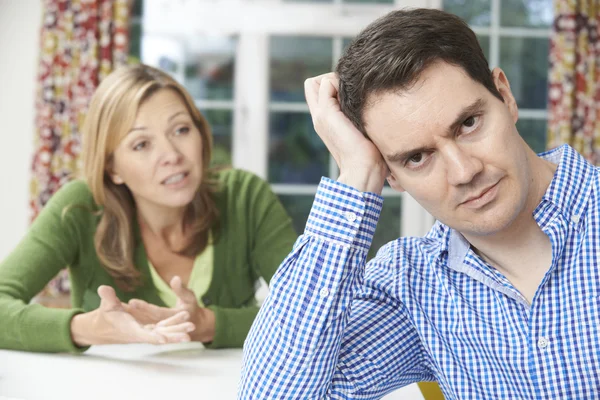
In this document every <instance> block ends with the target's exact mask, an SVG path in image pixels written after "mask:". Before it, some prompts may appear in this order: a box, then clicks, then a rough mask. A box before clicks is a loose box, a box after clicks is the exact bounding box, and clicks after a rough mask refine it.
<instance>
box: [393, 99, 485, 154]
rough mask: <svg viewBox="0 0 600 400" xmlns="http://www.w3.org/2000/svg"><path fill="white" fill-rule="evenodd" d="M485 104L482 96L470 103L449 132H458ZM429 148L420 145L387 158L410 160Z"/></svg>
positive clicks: (455, 120) (448, 129)
mask: <svg viewBox="0 0 600 400" xmlns="http://www.w3.org/2000/svg"><path fill="white" fill-rule="evenodd" d="M485 106H486V101H485V100H484V99H482V98H479V99H477V100H475V101H474V102H473V103H472V104H469V105H468V106H466V107H465V108H463V109H462V110H461V111H460V113H459V114H458V116H457V117H456V118H455V119H454V121H453V122H452V123H451V124H450V126H449V127H448V128H447V132H448V134H449V135H453V134H454V132H456V130H457V129H458V128H459V127H460V126H461V125H462V124H463V123H464V122H465V120H466V119H467V118H469V117H471V116H472V115H473V114H477V113H479V112H481V110H482V109H483V108H485ZM427 150H429V147H427V146H420V147H416V148H414V149H410V150H406V151H401V152H398V153H394V154H392V155H389V156H386V157H385V158H386V159H387V160H388V161H389V162H391V163H394V162H398V161H401V162H402V161H405V160H408V159H409V158H411V157H412V156H413V155H415V154H419V153H422V152H424V151H427Z"/></svg>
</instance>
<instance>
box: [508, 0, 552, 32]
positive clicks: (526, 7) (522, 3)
mask: <svg viewBox="0 0 600 400" xmlns="http://www.w3.org/2000/svg"><path fill="white" fill-rule="evenodd" d="M552 7H553V6H552V0H502V3H501V5H500V25H502V26H517V27H540V28H549V27H550V26H551V25H552V15H553V14H554V12H553V9H552Z"/></svg>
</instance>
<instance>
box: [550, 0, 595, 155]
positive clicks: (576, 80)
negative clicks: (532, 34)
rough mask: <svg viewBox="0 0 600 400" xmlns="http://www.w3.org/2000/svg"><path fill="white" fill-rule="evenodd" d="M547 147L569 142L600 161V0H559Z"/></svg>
mask: <svg viewBox="0 0 600 400" xmlns="http://www.w3.org/2000/svg"><path fill="white" fill-rule="evenodd" d="M554 13H555V14H554V15H555V17H554V25H553V35H552V38H551V41H550V75H549V93H548V95H549V114H550V115H549V121H548V148H553V147H557V146H559V145H561V144H564V143H568V144H569V145H571V146H573V147H574V148H575V149H576V150H577V151H578V152H579V153H581V154H582V155H583V156H584V157H585V158H586V159H588V160H589V161H590V162H592V163H594V164H596V165H598V164H599V163H600V82H598V79H599V78H600V42H599V41H598V33H599V32H598V29H599V25H598V23H599V22H600V2H599V1H598V0H555V1H554Z"/></svg>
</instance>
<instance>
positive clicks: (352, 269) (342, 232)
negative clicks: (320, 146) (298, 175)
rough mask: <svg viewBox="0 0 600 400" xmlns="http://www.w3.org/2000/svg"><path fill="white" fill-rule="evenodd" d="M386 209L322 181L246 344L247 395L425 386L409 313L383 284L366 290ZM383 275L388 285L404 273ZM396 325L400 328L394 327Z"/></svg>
mask: <svg viewBox="0 0 600 400" xmlns="http://www.w3.org/2000/svg"><path fill="white" fill-rule="evenodd" d="M382 205H383V199H382V198H381V197H380V196H378V195H375V194H373V193H362V192H359V191H357V190H355V189H353V188H351V187H349V186H346V185H344V184H341V183H339V182H335V181H332V180H330V179H327V178H323V179H322V180H321V184H320V185H319V189H318V191H317V194H316V197H315V201H314V203H313V207H312V210H311V213H310V216H309V219H308V222H307V224H306V229H305V233H304V235H302V236H301V237H300V238H299V239H298V241H297V242H296V244H295V245H294V249H293V250H292V252H291V253H290V254H289V255H288V257H287V258H286V259H285V260H284V262H283V263H282V265H281V266H280V268H279V269H278V271H277V273H276V274H275V276H274V278H273V281H272V285H271V292H270V294H269V296H268V298H267V300H266V301H265V304H264V305H263V307H262V308H261V310H260V311H259V314H258V316H257V319H256V321H255V322H254V324H253V326H252V328H251V330H250V333H249V336H248V338H247V340H246V343H245V346H244V363H243V369H242V377H241V381H240V390H239V394H238V396H239V398H241V399H265V398H268V399H313V398H314V399H320V398H347V397H348V395H349V394H351V393H352V394H362V395H363V397H361V398H365V399H369V398H378V397H381V393H385V392H387V391H391V390H393V389H394V388H396V387H399V386H402V385H404V384H407V383H410V382H412V381H414V379H418V378H417V375H418V374H419V373H418V372H417V373H416V374H415V375H414V376H411V375H410V374H409V373H408V372H409V371H412V370H418V369H417V368H415V367H414V366H411V364H410V360H411V359H413V361H414V358H415V357H421V356H422V352H421V350H420V347H419V345H418V336H417V334H416V333H415V330H414V329H412V328H411V325H410V324H409V323H407V321H408V319H407V318H406V315H405V314H406V311H405V310H404V308H403V307H402V306H401V305H400V304H398V302H397V301H394V300H393V299H392V297H391V296H389V294H388V293H387V292H385V291H382V290H380V289H379V288H378V284H377V283H375V284H374V285H373V288H369V287H367V286H365V285H364V271H365V262H366V256H367V252H368V250H369V247H370V246H371V241H372V238H373V234H374V232H375V227H376V225H377V220H378V218H379V215H380V212H381V207H382ZM377 263H379V264H381V265H382V266H389V257H388V256H387V255H386V251H380V252H379V254H378V257H377V260H376V261H375V262H374V264H373V265H374V266H377ZM369 265H370V266H371V264H369ZM370 266H369V268H370ZM381 270H382V271H387V277H388V278H389V277H390V276H393V274H394V272H393V269H391V268H383V269H381ZM390 274H391V275H390ZM374 277H375V279H374V281H373V282H377V277H376V275H374ZM394 323H396V324H398V325H399V326H397V327H396V328H394V329H389V327H390V325H392V324H394ZM373 332H377V334H376V335H375V336H372V333H373ZM392 334H394V335H395V334H400V335H404V336H403V337H402V336H399V337H396V338H395V341H396V344H399V343H398V342H399V341H401V342H402V343H401V344H402V345H401V346H390V344H389V343H385V340H388V339H389V337H388V335H392ZM370 335H371V336H370ZM382 344H383V345H384V346H385V347H383V346H382ZM413 345H414V346H413ZM370 352H373V353H371V354H369V353H370ZM399 352H400V353H399ZM404 352H405V353H404ZM395 356H399V359H398V360H394V359H393V357H395ZM419 365H421V363H420V364H419ZM396 372H401V373H402V375H403V376H402V377H398V376H394V375H393V374H394V373H396Z"/></svg>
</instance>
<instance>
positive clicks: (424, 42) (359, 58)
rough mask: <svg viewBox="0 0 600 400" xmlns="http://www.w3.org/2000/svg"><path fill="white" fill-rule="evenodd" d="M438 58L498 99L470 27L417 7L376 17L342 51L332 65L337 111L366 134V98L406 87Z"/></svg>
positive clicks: (445, 14)
mask: <svg viewBox="0 0 600 400" xmlns="http://www.w3.org/2000/svg"><path fill="white" fill-rule="evenodd" d="M438 61H444V62H446V63H448V64H452V65H455V66H458V67H461V68H462V69H463V70H464V71H465V72H466V73H467V74H468V75H469V76H470V77H471V78H472V79H473V80H475V81H476V82H479V83H481V84H482V85H483V86H484V87H486V88H487V90H489V91H490V93H492V94H493V95H494V96H496V97H497V98H498V99H500V100H502V101H503V99H502V95H500V93H499V92H498V90H497V89H496V86H495V85H494V81H493V79H492V73H491V71H490V68H489V65H488V62H487V60H486V58H485V55H484V54H483V50H482V49H481V46H480V45H479V42H478V41H477V37H476V36H475V33H474V32H473V31H472V30H471V28H469V26H468V25H467V24H466V23H465V22H464V21H463V20H462V19H460V18H459V17H457V16H455V15H453V14H449V13H447V12H444V11H440V10H434V9H426V8H420V9H412V10H398V11H393V12H391V13H389V14H387V15H385V16H384V17H381V18H379V19H378V20H376V21H375V22H373V23H371V24H370V25H369V26H368V27H366V28H365V29H364V30H363V31H362V32H361V33H360V34H359V35H358V36H357V37H356V39H354V41H353V42H352V43H351V44H350V46H349V47H348V48H347V49H346V51H345V52H344V55H343V56H342V58H340V60H339V62H338V64H337V68H336V72H337V73H338V75H339V79H340V87H339V97H340V106H341V109H342V112H343V113H344V114H345V115H346V116H347V117H348V118H349V119H350V120H351V121H352V123H353V124H354V125H355V126H356V127H357V128H358V129H359V130H360V131H361V132H362V133H363V134H365V135H366V130H365V128H364V121H363V112H364V110H365V107H366V106H367V104H366V103H367V100H368V97H369V96H370V95H372V94H378V93H384V92H388V91H402V90H407V89H410V87H411V86H412V85H413V84H414V83H415V82H416V81H417V80H418V78H419V76H420V75H421V73H422V72H423V71H424V70H425V69H426V68H427V67H429V66H430V65H432V64H433V63H435V62H438Z"/></svg>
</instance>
